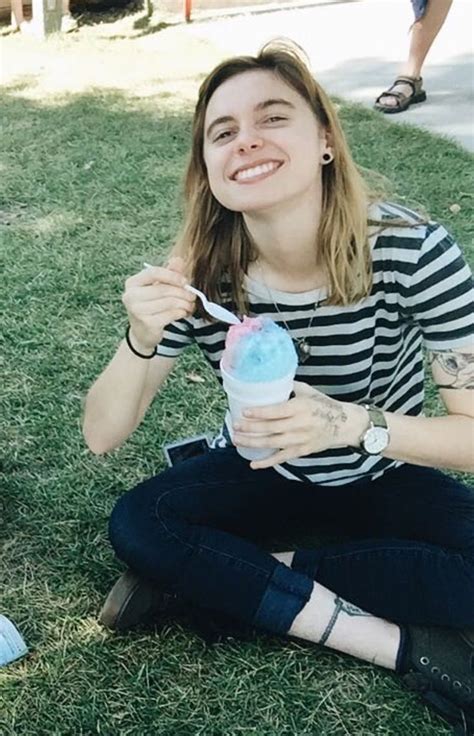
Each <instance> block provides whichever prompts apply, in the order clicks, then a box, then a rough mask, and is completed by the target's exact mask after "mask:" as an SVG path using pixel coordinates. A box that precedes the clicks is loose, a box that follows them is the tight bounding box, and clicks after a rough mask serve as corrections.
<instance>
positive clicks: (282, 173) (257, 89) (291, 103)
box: [204, 70, 330, 213]
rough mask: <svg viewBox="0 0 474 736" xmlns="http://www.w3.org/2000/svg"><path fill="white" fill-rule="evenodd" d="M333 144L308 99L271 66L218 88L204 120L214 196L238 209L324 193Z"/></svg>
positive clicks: (270, 205)
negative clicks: (326, 159) (324, 168)
mask: <svg viewBox="0 0 474 736" xmlns="http://www.w3.org/2000/svg"><path fill="white" fill-rule="evenodd" d="M328 150H330V149H329V147H328V146H327V144H326V139H325V133H324V130H323V129H322V127H321V126H320V125H319V123H318V121H317V120H316V117H315V115H314V113H313V112H312V110H311V108H310V107H309V105H308V103H307V102H306V100H304V99H303V97H301V96H300V95H299V94H298V93H297V92H296V90H294V89H293V88H292V87H290V86H289V85H287V84H286V83H285V82H284V81H282V80H281V79H279V78H278V77H277V76H276V75H275V74H273V73H272V72H269V71H264V70H256V71H249V72H244V73H242V74H239V75H237V76H235V77H232V78H231V79H228V80H227V81H226V82H224V83H223V84H221V86H220V87H218V89H217V90H216V91H215V92H214V94H213V95H212V97H211V99H210V100H209V104H208V106H207V110H206V116H205V122H204V161H205V163H206V167H207V174H208V178H209V185H210V187H211V191H212V193H213V194H214V196H215V198H216V199H217V200H218V201H219V202H220V203H221V204H222V205H223V206H224V207H227V208H228V209H230V210H234V211H237V212H248V213H251V212H257V211H264V210H267V209H269V208H273V207H275V206H279V205H282V204H283V203H287V202H288V203H291V202H292V201H294V200H295V198H298V199H300V198H301V197H302V196H309V197H312V196H315V197H316V196H318V193H319V188H320V186H321V160H322V155H323V154H324V153H325V152H326V151H328Z"/></svg>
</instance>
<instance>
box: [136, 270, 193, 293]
mask: <svg viewBox="0 0 474 736" xmlns="http://www.w3.org/2000/svg"><path fill="white" fill-rule="evenodd" d="M156 283H160V284H170V285H172V286H181V287H183V286H184V285H185V284H186V283H187V279H186V277H185V276H184V275H183V274H182V273H179V272H178V271H173V270H172V269H171V268H166V267H164V266H150V267H148V268H144V269H143V270H142V271H139V272H138V273H135V274H134V275H133V276H130V277H129V278H128V279H127V280H126V282H125V288H126V289H129V288H133V287H135V286H149V285H151V284H156Z"/></svg>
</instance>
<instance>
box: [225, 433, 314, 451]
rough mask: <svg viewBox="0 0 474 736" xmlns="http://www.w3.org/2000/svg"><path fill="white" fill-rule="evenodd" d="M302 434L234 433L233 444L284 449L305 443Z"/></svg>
mask: <svg viewBox="0 0 474 736" xmlns="http://www.w3.org/2000/svg"><path fill="white" fill-rule="evenodd" d="M304 439H305V438H304V436H303V435H302V434H299V433H296V432H291V433H288V434H262V435H259V434H245V433H244V432H234V434H233V442H234V443H235V444H236V445H240V446H241V447H260V448H262V447H282V448H284V449H287V448H290V447H295V446H297V445H301V444H302V442H304Z"/></svg>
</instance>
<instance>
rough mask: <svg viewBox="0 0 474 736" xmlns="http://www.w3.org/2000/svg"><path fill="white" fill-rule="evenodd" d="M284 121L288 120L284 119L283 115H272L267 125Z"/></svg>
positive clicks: (267, 120)
mask: <svg viewBox="0 0 474 736" xmlns="http://www.w3.org/2000/svg"><path fill="white" fill-rule="evenodd" d="M282 120H286V118H283V117H282V116H281V115H271V116H270V117H269V118H267V119H266V120H265V122H266V123H279V122H280V121H282Z"/></svg>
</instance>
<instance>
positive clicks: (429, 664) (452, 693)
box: [402, 626, 474, 736]
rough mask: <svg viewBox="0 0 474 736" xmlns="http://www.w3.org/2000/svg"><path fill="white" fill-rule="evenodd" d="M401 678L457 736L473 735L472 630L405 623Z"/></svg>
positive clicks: (473, 659)
mask: <svg viewBox="0 0 474 736" xmlns="http://www.w3.org/2000/svg"><path fill="white" fill-rule="evenodd" d="M407 629H408V634H409V645H408V646H409V651H408V659H407V669H408V672H407V673H406V674H404V675H403V676H402V677H403V681H404V682H405V684H406V685H407V687H409V688H410V689H411V690H416V691H417V692H418V693H420V696H421V697H422V698H423V700H424V701H425V702H426V704H427V705H429V706H430V707H431V708H433V709H434V710H435V711H436V712H437V713H438V714H439V715H440V716H442V717H443V718H444V719H445V720H447V721H448V722H449V723H451V724H452V725H453V726H454V727H455V733H456V734H459V736H461V735H462V736H474V632H471V631H456V630H454V629H444V628H438V627H424V626H408V627H407Z"/></svg>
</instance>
